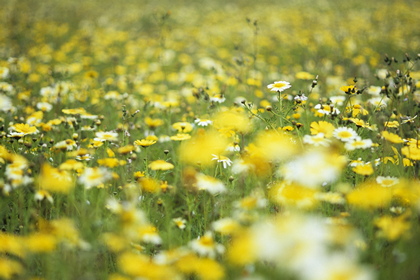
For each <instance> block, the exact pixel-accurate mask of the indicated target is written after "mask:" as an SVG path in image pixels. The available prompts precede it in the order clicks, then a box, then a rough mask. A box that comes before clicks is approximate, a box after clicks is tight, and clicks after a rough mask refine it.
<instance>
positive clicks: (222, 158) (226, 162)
mask: <svg viewBox="0 0 420 280" xmlns="http://www.w3.org/2000/svg"><path fill="white" fill-rule="evenodd" d="M212 156H213V158H212V160H217V162H221V163H222V164H223V168H227V167H228V166H231V165H232V161H231V160H230V159H229V158H228V157H225V156H218V155H214V154H212Z"/></svg>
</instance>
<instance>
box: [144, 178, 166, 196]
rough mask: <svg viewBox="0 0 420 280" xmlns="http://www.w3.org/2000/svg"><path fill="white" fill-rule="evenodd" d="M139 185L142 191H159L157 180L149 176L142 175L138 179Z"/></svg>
mask: <svg viewBox="0 0 420 280" xmlns="http://www.w3.org/2000/svg"><path fill="white" fill-rule="evenodd" d="M139 183H140V187H141V189H142V190H143V191H144V192H148V193H158V192H160V191H161V188H160V184H159V182H158V181H157V180H155V179H153V178H150V177H142V178H140V179H139Z"/></svg>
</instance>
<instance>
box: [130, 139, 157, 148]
mask: <svg viewBox="0 0 420 280" xmlns="http://www.w3.org/2000/svg"><path fill="white" fill-rule="evenodd" d="M134 144H135V145H137V146H141V147H143V148H146V147H149V146H152V145H153V144H156V141H155V140H147V139H141V140H136V141H134Z"/></svg>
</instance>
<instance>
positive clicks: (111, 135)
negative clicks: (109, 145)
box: [93, 131, 118, 142]
mask: <svg viewBox="0 0 420 280" xmlns="http://www.w3.org/2000/svg"><path fill="white" fill-rule="evenodd" d="M95 136H96V138H94V139H93V140H95V141H101V142H105V141H118V133H116V132H112V131H105V132H102V131H99V132H96V133H95Z"/></svg>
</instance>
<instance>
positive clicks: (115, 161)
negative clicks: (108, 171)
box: [98, 158, 127, 168]
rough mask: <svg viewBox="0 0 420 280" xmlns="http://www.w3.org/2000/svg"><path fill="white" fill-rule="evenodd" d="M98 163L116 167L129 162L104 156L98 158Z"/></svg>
mask: <svg viewBox="0 0 420 280" xmlns="http://www.w3.org/2000/svg"><path fill="white" fill-rule="evenodd" d="M98 164H99V165H100V166H105V167H109V168H114V167H117V166H120V165H125V164H127V162H126V161H125V160H119V159H117V158H102V159H98Z"/></svg>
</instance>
